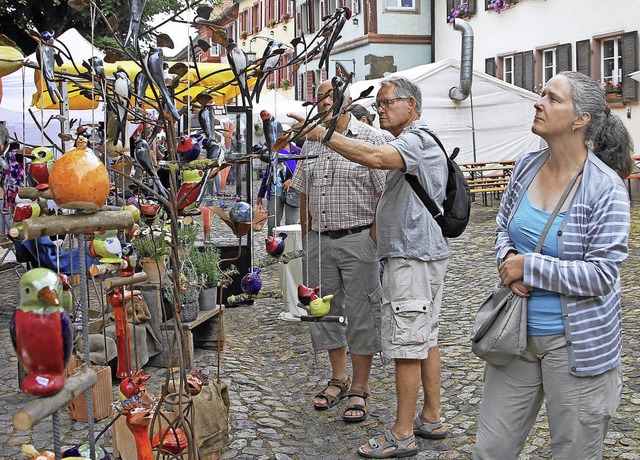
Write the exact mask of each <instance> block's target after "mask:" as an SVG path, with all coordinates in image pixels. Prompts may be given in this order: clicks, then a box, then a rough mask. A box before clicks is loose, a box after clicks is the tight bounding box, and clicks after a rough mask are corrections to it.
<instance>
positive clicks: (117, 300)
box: [107, 287, 142, 379]
mask: <svg viewBox="0 0 640 460" xmlns="http://www.w3.org/2000/svg"><path fill="white" fill-rule="evenodd" d="M133 296H137V297H138V298H140V299H141V298H142V297H141V296H140V291H133V292H131V291H126V292H124V290H123V288H122V287H117V288H115V289H113V290H112V291H111V292H109V294H108V295H107V299H108V301H109V305H111V308H112V309H113V316H114V321H115V325H116V347H117V349H118V369H117V371H116V377H118V378H119V379H124V378H126V377H128V376H129V371H130V370H131V338H130V334H129V322H128V321H127V314H126V311H125V308H124V304H125V302H129V301H130V300H131V298H132V297H133Z"/></svg>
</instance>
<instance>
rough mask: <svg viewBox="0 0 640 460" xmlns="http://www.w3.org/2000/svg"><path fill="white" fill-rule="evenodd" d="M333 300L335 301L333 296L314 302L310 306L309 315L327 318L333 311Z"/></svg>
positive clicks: (326, 296) (320, 298)
mask: <svg viewBox="0 0 640 460" xmlns="http://www.w3.org/2000/svg"><path fill="white" fill-rule="evenodd" d="M331 300H333V294H329V295H325V296H323V297H319V298H317V299H314V300H312V301H311V303H310V304H309V313H311V315H312V316H315V317H316V318H320V317H322V316H326V315H327V314H328V313H329V310H330V309H331Z"/></svg>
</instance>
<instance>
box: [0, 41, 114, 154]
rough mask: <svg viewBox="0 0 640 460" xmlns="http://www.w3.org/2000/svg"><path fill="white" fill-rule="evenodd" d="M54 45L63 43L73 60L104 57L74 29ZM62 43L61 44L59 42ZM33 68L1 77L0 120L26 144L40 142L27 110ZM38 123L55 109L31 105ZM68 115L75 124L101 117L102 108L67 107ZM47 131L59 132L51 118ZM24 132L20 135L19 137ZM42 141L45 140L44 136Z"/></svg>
mask: <svg viewBox="0 0 640 460" xmlns="http://www.w3.org/2000/svg"><path fill="white" fill-rule="evenodd" d="M56 41H57V42H59V43H56V46H58V47H60V48H62V49H64V46H66V47H67V48H68V49H69V51H70V53H71V56H72V57H73V59H74V61H76V62H79V61H82V60H86V59H89V58H90V57H91V56H99V57H100V58H103V57H104V53H103V52H101V51H100V50H98V49H97V48H95V47H93V46H91V43H89V42H88V41H87V40H86V39H85V38H84V37H83V36H82V35H80V33H79V32H78V31H77V30H76V29H69V30H67V31H65V32H64V33H62V34H61V35H60V36H59V37H56ZM61 44H63V45H64V46H62V45H61ZM27 59H28V60H29V61H32V62H36V55H35V53H33V54H30V55H29V56H27ZM34 72H35V71H34V70H33V69H32V68H30V67H23V68H22V69H20V70H18V71H16V72H14V73H12V74H10V75H7V76H5V77H3V78H2V100H1V101H0V121H4V123H5V125H6V126H7V129H8V130H9V133H10V134H11V135H12V136H13V134H14V133H16V134H17V136H18V138H19V139H20V140H23V141H24V142H26V143H27V144H35V145H40V143H41V141H42V135H41V133H40V130H39V129H38V128H37V126H36V124H35V123H34V122H33V120H32V118H31V116H30V115H29V113H28V110H29V107H30V106H31V99H32V96H33V94H34V93H35V92H36V85H35V83H34V80H33V75H34ZM31 110H32V111H33V112H34V114H35V117H36V120H38V123H42V122H44V123H45V124H46V123H47V121H48V120H49V118H50V117H51V116H53V115H57V114H58V113H59V111H58V110H43V111H41V110H40V109H38V108H36V107H31ZM69 116H70V118H71V119H77V120H78V122H76V124H75V125H74V126H75V127H77V126H79V125H80V124H83V123H92V122H97V121H102V120H103V119H104V113H103V111H102V109H100V108H98V109H95V110H71V111H70V113H69ZM46 131H47V134H48V135H49V136H50V137H51V139H53V140H54V141H58V140H59V139H58V135H57V134H58V133H59V132H60V123H59V122H58V121H55V120H53V121H51V123H49V126H48V127H47V129H46ZM23 133H24V137H23ZM45 144H48V142H46V140H45Z"/></svg>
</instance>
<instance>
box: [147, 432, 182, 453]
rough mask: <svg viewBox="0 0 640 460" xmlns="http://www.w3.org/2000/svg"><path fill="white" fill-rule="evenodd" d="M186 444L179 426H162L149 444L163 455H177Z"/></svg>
mask: <svg viewBox="0 0 640 460" xmlns="http://www.w3.org/2000/svg"><path fill="white" fill-rule="evenodd" d="M188 445H189V442H188V441H187V437H186V436H185V434H184V432H183V431H182V430H181V429H180V428H176V429H175V430H173V429H171V428H163V429H162V430H160V431H158V432H157V433H156V434H155V436H154V437H153V440H152V441H151V446H152V447H153V448H154V449H158V450H159V451H160V452H161V453H163V454H165V455H179V454H180V452H182V451H183V450H185V449H186V448H187V446H188Z"/></svg>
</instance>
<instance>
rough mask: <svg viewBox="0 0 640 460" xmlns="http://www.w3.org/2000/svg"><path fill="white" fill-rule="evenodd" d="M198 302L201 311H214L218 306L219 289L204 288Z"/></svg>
mask: <svg viewBox="0 0 640 460" xmlns="http://www.w3.org/2000/svg"><path fill="white" fill-rule="evenodd" d="M198 300H199V303H200V311H209V310H214V309H215V308H216V306H217V305H218V287H217V286H216V287H212V288H202V289H201V290H200V297H199V298H198Z"/></svg>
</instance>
